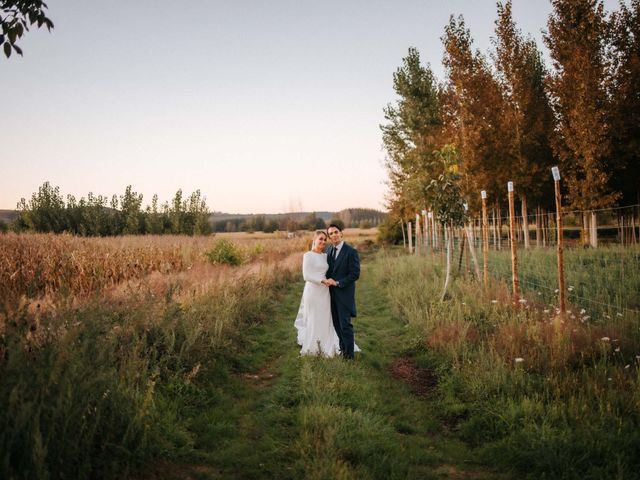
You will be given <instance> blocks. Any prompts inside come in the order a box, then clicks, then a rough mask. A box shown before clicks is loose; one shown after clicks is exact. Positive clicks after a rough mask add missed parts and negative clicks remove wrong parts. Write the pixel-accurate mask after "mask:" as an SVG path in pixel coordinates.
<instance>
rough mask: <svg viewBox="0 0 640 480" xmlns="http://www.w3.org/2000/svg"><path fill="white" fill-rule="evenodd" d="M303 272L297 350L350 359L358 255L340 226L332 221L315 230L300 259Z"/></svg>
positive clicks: (297, 324) (306, 353)
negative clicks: (325, 227)
mask: <svg viewBox="0 0 640 480" xmlns="http://www.w3.org/2000/svg"><path fill="white" fill-rule="evenodd" d="M328 243H330V245H329V246H327V244H328ZM302 276H303V277H304V281H305V285H304V291H303V293H302V301H301V302H300V309H299V311H298V316H297V318H296V321H295V326H296V328H297V329H298V344H299V345H301V346H302V349H301V351H300V354H301V355H322V356H325V357H334V356H337V355H342V356H343V357H344V358H345V359H347V360H353V357H354V352H355V351H359V349H358V347H357V345H355V343H354V341H353V325H352V323H351V318H352V317H355V316H356V300H355V292H356V280H358V278H359V277H360V257H359V256H358V252H357V250H356V249H355V248H353V247H352V246H351V245H349V244H347V243H345V242H344V240H342V230H341V229H340V227H338V226H337V225H334V224H331V225H329V228H328V229H327V231H326V232H324V231H323V230H318V231H316V232H315V234H314V236H313V244H312V246H311V250H310V251H308V252H306V253H305V254H304V257H303V260H302Z"/></svg>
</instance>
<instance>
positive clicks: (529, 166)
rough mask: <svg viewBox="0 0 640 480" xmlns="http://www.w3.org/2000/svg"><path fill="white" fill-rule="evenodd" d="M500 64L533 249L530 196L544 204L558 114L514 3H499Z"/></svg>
mask: <svg viewBox="0 0 640 480" xmlns="http://www.w3.org/2000/svg"><path fill="white" fill-rule="evenodd" d="M495 31H496V39H495V45H496V53H495V65H496V69H497V72H498V82H499V84H500V86H501V89H502V95H503V99H504V102H503V105H504V109H503V116H504V118H503V122H502V124H503V125H505V132H504V133H505V136H504V137H503V138H504V139H505V140H504V147H505V149H506V151H507V154H508V161H509V164H508V170H509V174H510V178H511V180H513V181H514V182H515V183H516V185H517V186H518V189H517V190H518V196H519V197H520V201H521V207H522V218H523V229H524V233H525V235H524V241H525V248H529V225H528V222H527V213H528V212H527V197H529V198H535V199H537V200H539V199H540V196H541V193H542V192H543V191H544V189H545V186H546V185H548V184H549V182H548V178H547V177H548V172H549V169H550V168H551V164H552V162H553V155H552V151H551V144H550V142H549V136H550V134H551V132H552V128H553V112H552V110H551V105H550V103H549V100H548V98H547V95H546V92H545V90H544V80H545V76H546V71H545V67H544V63H543V61H542V57H541V54H540V52H539V50H538V48H537V46H536V43H535V41H534V40H532V39H526V40H525V39H524V38H523V37H522V34H521V33H520V31H519V30H518V29H517V28H516V26H515V23H514V21H513V18H512V15H511V0H508V1H507V2H506V3H505V4H503V3H501V2H499V3H498V19H497V20H496V30H495Z"/></svg>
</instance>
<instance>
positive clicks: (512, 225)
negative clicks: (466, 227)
mask: <svg viewBox="0 0 640 480" xmlns="http://www.w3.org/2000/svg"><path fill="white" fill-rule="evenodd" d="M507 192H508V193H509V233H510V237H511V283H512V285H513V302H514V304H515V306H516V307H519V306H520V283H519V280H518V253H517V247H518V245H517V239H516V222H515V218H514V217H515V206H514V199H513V182H508V183H507Z"/></svg>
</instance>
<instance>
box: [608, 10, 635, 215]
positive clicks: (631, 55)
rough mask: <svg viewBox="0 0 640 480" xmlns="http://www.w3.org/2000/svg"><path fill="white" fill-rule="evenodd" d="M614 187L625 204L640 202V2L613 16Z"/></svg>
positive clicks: (612, 157) (612, 107)
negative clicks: (639, 180) (639, 179)
mask: <svg viewBox="0 0 640 480" xmlns="http://www.w3.org/2000/svg"><path fill="white" fill-rule="evenodd" d="M611 47H612V51H611V52H610V53H611V58H612V62H611V65H610V81H609V97H610V98H611V101H612V105H611V112H610V113H611V116H610V120H609V123H610V125H611V140H612V149H611V159H612V163H613V168H614V169H615V177H614V178H613V179H612V186H613V188H614V190H615V191H619V192H620V193H621V194H622V201H623V202H624V204H634V203H640V183H639V182H638V178H640V89H638V85H640V0H631V4H630V6H627V5H626V4H624V3H622V4H621V5H620V10H619V11H618V12H614V13H613V15H612V17H611Z"/></svg>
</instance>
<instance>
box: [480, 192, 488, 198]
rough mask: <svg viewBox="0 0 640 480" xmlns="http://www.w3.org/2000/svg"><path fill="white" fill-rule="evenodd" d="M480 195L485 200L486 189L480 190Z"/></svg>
mask: <svg viewBox="0 0 640 480" xmlns="http://www.w3.org/2000/svg"><path fill="white" fill-rule="evenodd" d="M480 196H481V197H482V199H483V200H486V199H487V191H486V190H482V191H481V192H480Z"/></svg>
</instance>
